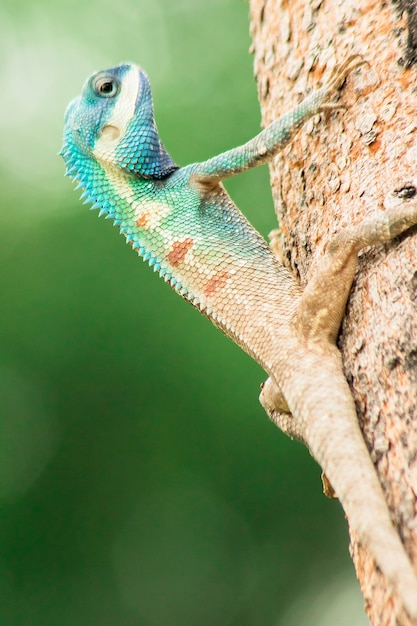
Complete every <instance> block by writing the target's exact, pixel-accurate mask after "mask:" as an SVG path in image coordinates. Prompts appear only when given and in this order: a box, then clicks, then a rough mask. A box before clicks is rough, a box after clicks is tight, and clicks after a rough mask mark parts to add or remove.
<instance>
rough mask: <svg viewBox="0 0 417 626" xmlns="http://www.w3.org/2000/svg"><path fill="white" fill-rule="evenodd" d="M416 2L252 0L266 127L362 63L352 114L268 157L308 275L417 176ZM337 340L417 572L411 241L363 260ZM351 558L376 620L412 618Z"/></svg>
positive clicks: (347, 103)
mask: <svg viewBox="0 0 417 626" xmlns="http://www.w3.org/2000/svg"><path fill="white" fill-rule="evenodd" d="M401 8H403V9H405V11H404V12H403V13H401V11H399V9H401ZM415 11H416V9H415V5H414V3H412V2H410V0H408V2H407V7H404V6H403V3H401V2H400V3H396V4H395V7H394V6H393V4H391V3H388V2H375V1H371V0H363V1H362V2H360V3H359V2H357V1H354V0H334V1H333V2H326V1H323V0H310V1H308V0H291V2H290V1H288V0H287V1H285V0H251V34H252V37H253V51H254V54H255V75H256V78H257V82H258V93H259V99H260V102H261V108H262V120H263V125H266V124H267V123H269V122H271V121H272V120H273V119H275V118H276V117H278V116H279V115H281V114H282V113H283V112H285V111H287V110H288V109H289V108H291V107H292V106H294V105H295V104H296V103H298V102H299V101H300V100H301V99H302V97H303V95H306V94H307V93H309V91H310V90H311V89H312V88H313V87H316V86H318V85H319V84H320V83H321V81H322V79H323V77H325V76H326V75H327V74H328V72H329V71H330V70H331V68H332V67H334V65H335V64H340V63H341V62H342V61H343V60H344V59H346V58H347V57H348V56H349V55H351V54H353V53H358V54H361V55H362V56H364V57H365V59H367V61H368V62H369V63H370V68H369V69H366V68H363V69H362V70H361V72H360V73H358V74H357V75H355V76H350V77H349V78H348V80H347V84H346V86H345V88H344V90H343V91H342V93H341V96H340V104H341V105H343V106H344V107H346V110H345V111H343V110H341V111H334V112H332V113H330V114H328V115H327V116H323V115H322V116H321V119H315V120H313V121H312V122H311V123H307V124H306V126H305V127H304V128H303V130H302V131H300V133H299V134H298V135H297V137H296V139H295V141H294V142H293V143H292V144H291V145H290V146H289V147H288V148H287V149H286V150H285V151H284V153H283V154H281V155H279V156H278V157H276V158H275V159H274V162H273V163H272V165H271V184H272V189H273V197H274V202H275V207H276V211H277V216H278V220H279V224H280V229H281V234H282V256H283V262H284V263H285V264H286V265H287V266H288V267H289V268H290V269H291V271H292V272H293V273H294V274H295V275H297V276H299V278H300V280H301V282H302V283H305V282H306V281H307V280H308V273H309V269H310V268H311V266H312V264H313V263H314V261H315V259H317V258H319V257H320V255H321V254H322V252H323V250H324V249H325V248H326V245H327V244H328V242H329V238H330V236H331V235H332V234H333V233H335V232H337V231H339V230H340V229H341V228H343V225H345V224H348V223H356V222H358V221H359V220H360V219H362V218H363V217H365V216H366V215H369V214H372V212H373V211H376V210H377V209H376V207H377V205H378V203H380V202H381V201H382V199H383V198H384V197H385V196H386V194H387V193H389V192H390V191H392V190H393V189H398V188H404V187H406V186H407V184H408V185H409V184H411V183H412V184H414V185H415V184H416V182H417V172H416V163H417V116H416V113H417V111H416V103H417V99H416V94H417V71H416V68H415V66H413V50H411V48H410V41H414V40H415V39H416V38H415V36H414V34H413V33H411V28H412V21H413V18H415V15H416V14H415ZM408 25H410V29H409V30H407V27H408ZM410 33H411V34H410ZM410 50H411V51H410ZM325 117H326V118H327V119H325ZM339 346H340V348H341V350H342V353H343V359H344V366H345V372H346V376H347V379H348V381H349V383H350V385H351V389H352V393H353V395H354V398H355V402H356V407H357V412H358V417H359V420H360V424H361V426H362V429H363V432H364V437H365V440H366V442H367V445H368V448H369V450H370V453H371V456H372V459H373V461H374V463H375V465H376V468H377V471H378V474H379V476H380V480H381V483H382V486H383V489H384V491H385V493H386V498H387V502H388V504H389V507H390V510H391V513H392V519H393V522H394V524H395V525H396V526H397V527H398V529H399V533H400V536H401V537H402V539H403V541H404V544H405V546H406V549H407V551H408V553H409V555H410V558H411V559H412V561H413V562H414V563H415V565H416V570H417V504H416V498H417V236H413V237H409V236H407V237H401V238H399V239H397V240H395V241H393V242H391V243H390V244H388V245H385V246H379V247H378V248H373V249H368V250H366V251H364V252H363V253H362V254H361V255H360V261H359V267H358V271H357V274H356V279H355V282H354V285H353V288H352V292H351V296H350V299H349V303H348V306H347V311H346V317H345V320H344V323H343V326H342V330H341V333H340V337H339ZM342 453H343V451H341V454H342ZM351 553H352V557H353V560H354V563H355V567H356V571H357V575H358V578H359V581H360V584H361V587H362V591H363V594H364V597H365V601H366V602H365V605H366V610H367V613H368V615H369V618H370V620H371V622H372V624H373V625H374V626H382V625H388V624H389V625H390V626H392V625H394V624H398V625H399V624H407V623H408V622H407V621H406V619H404V620H402V618H401V617H400V616H399V608H398V602H397V601H396V598H395V597H393V596H392V593H391V590H389V589H388V587H387V585H386V581H385V580H384V579H383V577H382V576H381V574H380V573H379V572H378V571H377V569H376V567H375V564H374V562H373V561H372V559H371V558H370V557H369V555H368V554H366V552H365V551H364V550H363V549H362V548H361V546H360V545H358V544H357V542H356V540H355V534H354V532H351Z"/></svg>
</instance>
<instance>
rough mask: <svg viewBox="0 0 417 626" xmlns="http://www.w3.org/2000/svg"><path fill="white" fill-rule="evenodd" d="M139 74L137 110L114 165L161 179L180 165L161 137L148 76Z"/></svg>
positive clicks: (122, 140) (120, 144) (147, 176)
mask: <svg viewBox="0 0 417 626" xmlns="http://www.w3.org/2000/svg"><path fill="white" fill-rule="evenodd" d="M139 75H140V87H139V93H138V96H137V101H136V106H135V112H134V115H133V117H132V118H131V119H130V121H129V123H128V125H127V128H126V132H125V133H124V135H123V137H122V138H121V139H120V141H119V143H118V145H117V148H116V149H115V151H114V156H113V159H114V164H115V165H118V166H119V167H121V168H122V169H123V170H125V171H126V172H129V173H132V174H137V175H139V176H142V177H143V178H157V179H160V178H164V177H165V176H167V175H168V174H170V173H171V172H173V171H174V170H176V169H178V165H176V164H175V163H174V161H173V160H172V159H171V157H170V156H169V154H168V152H167V151H166V150H165V148H164V146H163V144H162V142H161V140H160V139H159V134H158V129H157V127H156V124H155V119H154V113H153V103H152V93H151V88H150V84H149V80H148V77H147V76H146V74H145V73H144V72H143V71H142V70H139Z"/></svg>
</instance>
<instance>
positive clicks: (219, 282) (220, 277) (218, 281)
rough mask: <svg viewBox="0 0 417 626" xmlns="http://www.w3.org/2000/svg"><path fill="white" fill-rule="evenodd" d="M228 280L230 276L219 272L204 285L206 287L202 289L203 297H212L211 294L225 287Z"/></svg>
mask: <svg viewBox="0 0 417 626" xmlns="http://www.w3.org/2000/svg"><path fill="white" fill-rule="evenodd" d="M229 278H230V274H229V272H226V271H223V272H219V273H218V274H215V275H214V276H212V277H211V278H210V279H209V280H208V281H207V283H206V286H205V288H204V295H205V296H212V295H213V293H215V292H216V291H217V290H218V289H221V288H222V287H224V286H225V284H226V283H227V281H228V279H229Z"/></svg>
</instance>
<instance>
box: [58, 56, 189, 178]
mask: <svg viewBox="0 0 417 626" xmlns="http://www.w3.org/2000/svg"><path fill="white" fill-rule="evenodd" d="M60 154H61V155H62V156H63V158H64V160H65V162H66V164H67V166H68V171H69V174H70V175H71V176H73V177H74V178H79V177H80V176H82V175H83V173H84V172H85V171H86V170H88V169H89V166H88V161H89V160H90V161H91V160H95V161H98V162H99V163H102V164H108V165H113V166H115V167H119V168H121V169H123V170H124V171H125V172H129V173H132V174H136V175H139V176H142V177H144V178H163V177H164V176H167V175H168V174H169V173H171V172H172V171H174V170H175V169H177V166H176V165H175V163H174V162H173V161H172V160H171V157H170V156H169V155H168V153H167V152H166V150H165V148H164V146H163V145H162V143H161V141H160V139H159V135H158V130H157V128H156V125H155V120H154V113H153V103H152V93H151V88H150V84H149V80H148V77H147V76H146V74H145V72H144V71H143V70H142V69H141V68H140V67H138V66H137V65H134V64H130V63H123V64H121V65H118V66H117V67H113V68H111V69H108V70H104V71H101V72H97V73H95V74H93V75H92V76H91V77H90V78H89V79H88V80H87V81H86V83H85V84H84V87H83V90H82V93H81V95H80V96H79V97H78V98H75V99H74V100H72V102H70V104H69V105H68V108H67V110H66V113H65V127H64V141H63V147H62V150H61V152H60Z"/></svg>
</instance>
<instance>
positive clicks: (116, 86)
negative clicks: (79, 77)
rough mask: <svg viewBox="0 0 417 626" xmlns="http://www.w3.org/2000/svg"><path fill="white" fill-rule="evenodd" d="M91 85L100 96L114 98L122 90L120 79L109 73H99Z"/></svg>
mask: <svg viewBox="0 0 417 626" xmlns="http://www.w3.org/2000/svg"><path fill="white" fill-rule="evenodd" d="M91 87H92V89H93V91H94V93H95V94H96V95H97V96H99V97H100V98H114V97H115V96H117V94H118V93H119V90H120V81H118V80H117V78H115V77H114V76H111V75H109V74H105V75H103V74H99V75H98V76H95V77H94V78H93V80H92V84H91Z"/></svg>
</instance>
